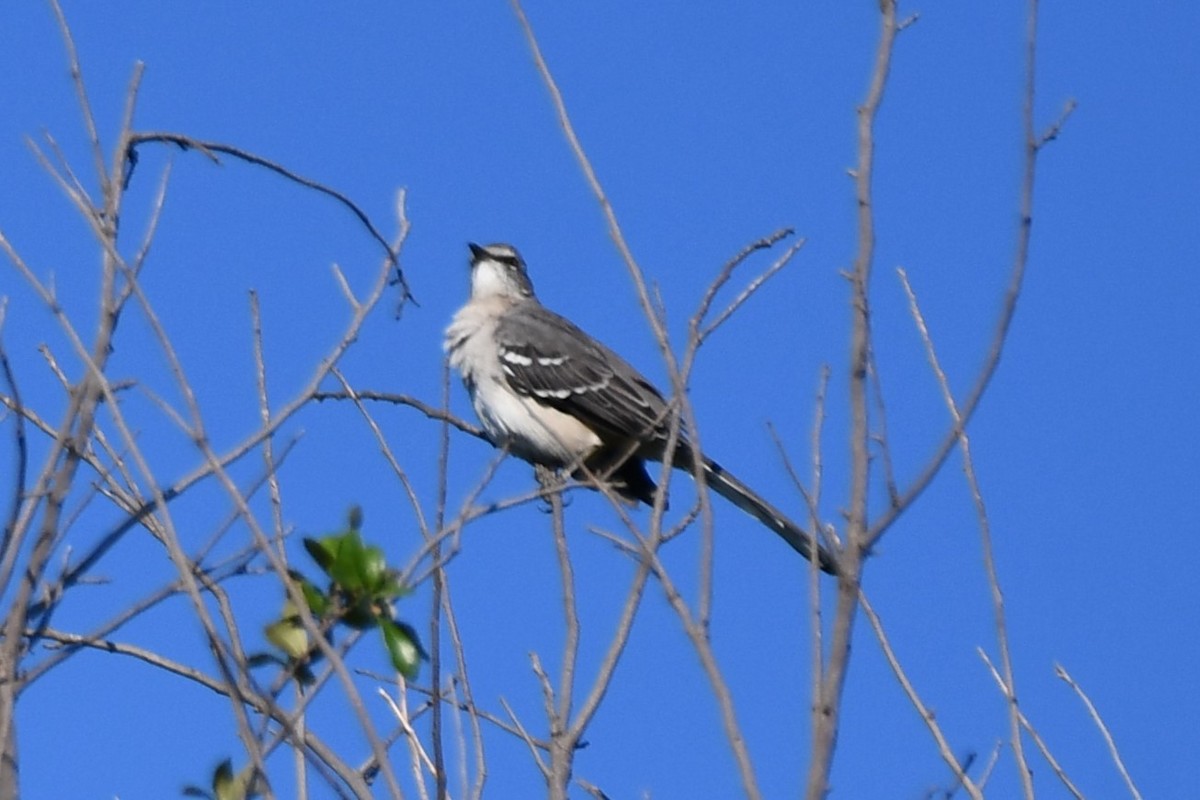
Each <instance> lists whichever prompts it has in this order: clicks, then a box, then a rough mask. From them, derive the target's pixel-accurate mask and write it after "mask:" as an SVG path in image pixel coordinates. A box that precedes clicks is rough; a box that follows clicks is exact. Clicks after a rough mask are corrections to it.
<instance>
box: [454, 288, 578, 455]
mask: <svg viewBox="0 0 1200 800" xmlns="http://www.w3.org/2000/svg"><path fill="white" fill-rule="evenodd" d="M485 311H486V309H482V308H477V307H473V306H472V305H468V306H466V307H465V308H463V309H462V310H460V311H459V312H458V314H456V315H455V317H454V320H453V321H452V322H451V323H450V327H449V328H448V329H447V331H446V349H447V351H449V353H450V365H451V366H453V367H454V368H455V369H457V370H458V371H459V373H461V374H462V377H463V381H464V383H465V384H466V386H467V390H468V391H469V392H470V393H471V403H472V404H473V405H474V407H475V414H476V415H477V416H478V417H479V421H480V423H482V424H483V428H484V430H486V431H487V432H488V436H489V437H491V439H492V441H493V442H494V443H495V444H496V445H497V446H501V447H508V449H509V451H510V452H512V453H513V454H514V455H516V456H519V457H520V458H523V459H525V460H526V461H531V462H534V463H539V464H546V465H548V466H566V465H569V464H572V463H575V462H577V461H578V460H580V459H581V458H584V457H586V456H587V455H588V454H589V453H591V452H592V451H593V450H595V449H596V448H597V447H599V446H600V444H601V442H600V437H599V436H597V435H596V434H595V432H594V431H592V429H591V428H588V427H587V426H586V425H584V424H583V423H582V422H580V421H579V420H577V419H575V418H574V417H572V416H570V415H568V414H564V413H562V412H561V411H558V410H556V409H554V408H551V407H550V406H547V405H543V404H542V403H539V402H538V401H536V400H534V399H532V398H530V397H526V396H522V395H518V394H517V393H516V392H514V391H513V390H512V388H511V387H510V386H509V385H508V379H507V378H506V377H505V374H504V372H503V370H502V369H501V368H500V358H499V353H498V352H497V348H496V344H495V338H494V334H493V325H492V323H491V322H490V318H489V316H488V315H487V314H486V313H484V312H485Z"/></svg>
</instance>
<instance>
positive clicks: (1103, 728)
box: [1054, 664, 1142, 800]
mask: <svg viewBox="0 0 1200 800" xmlns="http://www.w3.org/2000/svg"><path fill="white" fill-rule="evenodd" d="M1054 674H1055V675H1056V676H1058V677H1059V678H1061V679H1062V680H1063V681H1065V682H1066V684H1067V685H1068V686H1070V687H1071V688H1072V689H1074V690H1075V694H1077V695H1079V699H1080V700H1082V701H1083V704H1084V705H1085V706H1087V710H1088V715H1089V716H1091V718H1092V722H1094V723H1095V724H1096V727H1097V728H1098V729H1099V730H1100V735H1101V736H1103V737H1104V743H1105V744H1106V745H1108V753H1109V755H1110V756H1112V760H1113V763H1114V764H1116V765H1117V771H1118V772H1120V773H1121V778H1122V779H1123V780H1124V781H1125V786H1126V787H1127V788H1128V789H1129V794H1130V795H1132V796H1133V798H1134V800H1142V793H1141V792H1139V791H1138V789H1137V786H1135V785H1134V783H1133V778H1132V777H1130V775H1129V770H1128V769H1126V768H1125V760H1124V759H1122V758H1121V751H1120V750H1118V749H1117V743H1116V741H1115V740H1114V739H1113V735H1112V733H1111V732H1110V731H1109V730H1108V726H1107V725H1105V724H1104V720H1103V719H1102V718H1101V717H1100V712H1099V711H1098V710H1097V709H1096V706H1095V704H1094V703H1092V699H1091V698H1090V697H1088V696H1087V693H1086V692H1084V691H1083V688H1082V687H1081V686H1080V685H1079V684H1078V683H1076V682H1075V679H1074V678H1072V677H1071V675H1070V673H1068V672H1067V671H1066V669H1064V668H1063V666H1062V665H1061V664H1055V665H1054Z"/></svg>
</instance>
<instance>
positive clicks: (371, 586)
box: [362, 545, 388, 595]
mask: <svg viewBox="0 0 1200 800" xmlns="http://www.w3.org/2000/svg"><path fill="white" fill-rule="evenodd" d="M387 577H388V566H387V559H385V558H384V557H383V551H382V550H380V549H379V548H378V547H375V546H374V545H372V546H370V547H366V548H364V549H363V558H362V585H363V588H364V589H365V590H366V591H367V593H368V594H372V595H374V594H379V593H380V592H381V591H382V590H383V588H384V585H385V584H386V582H387Z"/></svg>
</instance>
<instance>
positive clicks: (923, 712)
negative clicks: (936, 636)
mask: <svg viewBox="0 0 1200 800" xmlns="http://www.w3.org/2000/svg"><path fill="white" fill-rule="evenodd" d="M858 601H859V603H861V604H862V610H863V613H864V614H865V615H866V616H867V620H868V621H869V622H870V623H871V628H872V630H874V631H875V639H876V640H877V641H878V642H879V646H880V648H881V649H882V650H883V656H884V658H886V659H887V662H888V666H890V667H891V668H892V673H893V674H894V675H895V676H896V680H897V681H899V682H900V688H901V689H903V690H904V694H905V695H906V696H907V697H908V701H909V702H910V703H912V705H913V708H915V709H916V710H917V714H919V715H920V717H921V721H922V722H924V723H925V727H926V728H928V729H929V733H930V734H931V735H932V736H933V740H934V742H936V743H937V748H938V753H939V754H940V755H941V756H942V761H944V762H946V765H947V766H948V767H950V770H951V772H953V773H954V777H955V778H956V779H957V780H958V781H959V782H960V783H961V784H962V786H963V788H965V789H966V790H967V794H969V795H971V797H972V798H973V800H983V792H981V791H980V790H979V787H978V786H976V785H975V783H974V782H973V781H972V780H971V778H970V777H969V776H968V775H967V773H966V771H965V770H964V769H963V768H962V765H961V764H959V763H958V756H956V755H955V754H954V750H953V749H952V748H951V747H950V742H949V741H948V740H947V739H946V734H945V733H943V732H942V727H941V726H940V725H938V724H937V719H936V718H935V717H934V714H933V712H932V711H931V710H929V707H928V706H926V705H925V703H924V702H923V701H922V700H921V696H920V695H919V694H917V690H916V687H914V686H913V685H912V681H910V680H909V679H908V674H907V673H906V672H905V671H904V667H903V666H901V664H900V659H899V658H898V657H897V656H896V651H895V650H893V649H892V644H891V642H890V641H888V637H887V633H886V632H885V631H884V629H883V622H882V621H881V620H880V619H879V615H878V614H876V613H875V609H874V608H872V607H871V603H870V602H869V601H868V600H867V596H866V594H864V593H863V591H862V590H861V589H859V594H858Z"/></svg>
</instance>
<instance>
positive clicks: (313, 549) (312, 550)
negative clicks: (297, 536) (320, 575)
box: [304, 536, 339, 575]
mask: <svg viewBox="0 0 1200 800" xmlns="http://www.w3.org/2000/svg"><path fill="white" fill-rule="evenodd" d="M338 544H339V538H338V537H337V536H326V537H324V538H323V539H305V540H304V549H305V550H307V551H308V554H309V555H310V556H312V560H313V561H315V562H317V566H318V567H320V568H321V569H322V570H324V572H325V574H327V575H328V574H329V568H330V567H332V566H333V562H334V559H336V558H337V548H338Z"/></svg>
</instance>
